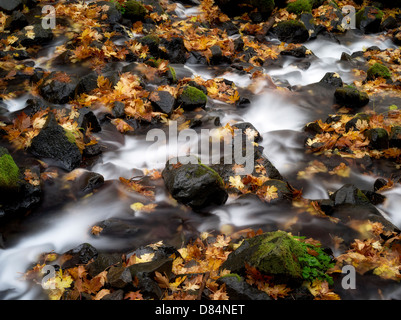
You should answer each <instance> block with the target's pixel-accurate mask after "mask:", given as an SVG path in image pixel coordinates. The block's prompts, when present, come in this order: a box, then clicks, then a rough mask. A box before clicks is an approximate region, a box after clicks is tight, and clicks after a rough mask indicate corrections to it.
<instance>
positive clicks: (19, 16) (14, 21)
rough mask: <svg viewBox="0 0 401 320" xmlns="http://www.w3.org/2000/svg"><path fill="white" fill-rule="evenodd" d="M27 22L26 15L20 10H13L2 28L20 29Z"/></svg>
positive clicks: (13, 30) (12, 30)
mask: <svg viewBox="0 0 401 320" xmlns="http://www.w3.org/2000/svg"><path fill="white" fill-rule="evenodd" d="M28 24H29V22H28V20H27V18H26V16H25V15H24V14H23V13H22V12H21V11H14V12H13V13H12V14H11V16H9V17H8V18H7V20H6V24H5V26H4V29H6V30H10V31H11V32H15V31H17V30H21V29H23V28H24V27H26V26H27V25H28Z"/></svg>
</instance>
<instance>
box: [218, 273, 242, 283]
mask: <svg viewBox="0 0 401 320" xmlns="http://www.w3.org/2000/svg"><path fill="white" fill-rule="evenodd" d="M228 277H234V278H237V280H238V282H240V281H242V277H241V276H240V275H239V274H238V273H229V274H226V275H224V276H221V277H220V278H221V279H224V278H228Z"/></svg>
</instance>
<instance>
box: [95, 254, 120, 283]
mask: <svg viewBox="0 0 401 320" xmlns="http://www.w3.org/2000/svg"><path fill="white" fill-rule="evenodd" d="M120 262H121V255H120V254H117V253H113V254H110V253H99V254H98V256H97V258H96V259H95V260H94V261H93V262H91V263H90V264H89V265H88V267H87V270H88V274H89V276H91V277H92V278H93V277H95V276H97V275H98V274H99V273H100V272H103V271H104V270H106V268H108V267H110V266H111V265H114V264H118V263H120Z"/></svg>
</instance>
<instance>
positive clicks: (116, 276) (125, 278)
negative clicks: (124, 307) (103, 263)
mask: <svg viewBox="0 0 401 320" xmlns="http://www.w3.org/2000/svg"><path fill="white" fill-rule="evenodd" d="M107 282H108V284H110V286H112V287H113V288H118V289H122V288H124V287H125V286H126V285H128V284H130V283H131V282H132V276H131V272H130V270H129V269H128V268H125V267H123V266H122V265H113V266H111V267H110V269H109V270H108V272H107Z"/></svg>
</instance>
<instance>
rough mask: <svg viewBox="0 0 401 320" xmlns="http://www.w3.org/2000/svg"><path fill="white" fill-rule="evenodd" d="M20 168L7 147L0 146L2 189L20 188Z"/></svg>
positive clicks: (0, 181)
mask: <svg viewBox="0 0 401 320" xmlns="http://www.w3.org/2000/svg"><path fill="white" fill-rule="evenodd" d="M19 182H20V170H19V168H18V166H17V165H16V164H15V162H14V159H13V157H12V156H11V155H10V153H9V152H8V150H7V149H6V148H3V147H0V190H3V191H13V190H16V189H18V187H19Z"/></svg>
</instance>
